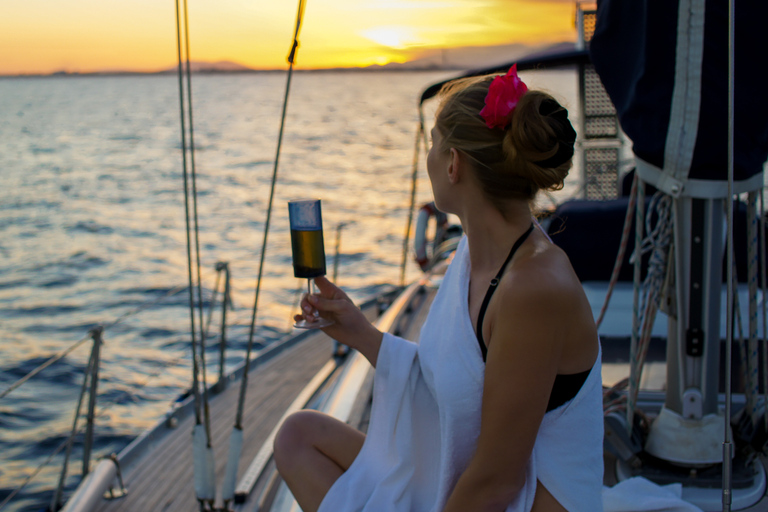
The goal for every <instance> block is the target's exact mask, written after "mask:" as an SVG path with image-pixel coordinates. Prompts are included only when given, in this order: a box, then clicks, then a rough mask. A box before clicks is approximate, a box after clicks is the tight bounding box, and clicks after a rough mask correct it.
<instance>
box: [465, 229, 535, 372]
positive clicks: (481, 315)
mask: <svg viewBox="0 0 768 512" xmlns="http://www.w3.org/2000/svg"><path fill="white" fill-rule="evenodd" d="M531 231H533V223H531V225H530V227H529V228H528V230H527V231H526V232H525V233H523V234H522V235H520V238H518V239H517V241H516V242H515V245H513V246H512V250H511V251H509V256H507V259H506V260H504V264H503V265H502V266H501V268H500V269H499V271H498V273H496V277H494V278H493V279H491V285H490V286H489V287H488V291H487V292H485V298H484V299H483V304H482V305H481V306H480V313H479V314H478V315H477V341H478V343H480V352H482V354H483V361H485V358H486V357H487V355H488V348H487V347H486V346H485V341H483V319H484V318H485V310H486V309H487V308H488V303H489V302H491V297H492V296H493V292H495V291H496V287H497V286H498V285H499V281H500V280H501V276H502V274H504V269H505V268H507V265H508V264H509V262H510V261H512V257H513V256H514V255H515V253H516V252H517V250H518V249H519V248H520V246H521V245H523V242H525V240H526V239H527V238H528V235H530V234H531Z"/></svg>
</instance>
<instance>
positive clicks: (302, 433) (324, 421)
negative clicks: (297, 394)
mask: <svg viewBox="0 0 768 512" xmlns="http://www.w3.org/2000/svg"><path fill="white" fill-rule="evenodd" d="M284 428H288V429H291V430H293V436H298V437H294V439H293V440H294V441H298V442H299V443H301V444H305V446H311V447H313V448H315V449H316V450H318V451H319V452H320V453H322V454H324V455H325V456H326V457H328V458H329V459H331V460H332V461H333V462H334V463H336V464H337V465H338V466H339V467H340V468H341V470H342V471H346V470H347V469H348V468H349V466H351V465H352V462H353V461H354V460H355V458H356V457H357V454H358V453H360V449H361V448H362V447H363V442H364V441H365V434H363V433H362V432H360V431H359V430H357V429H355V428H352V427H351V426H349V425H347V424H346V423H344V422H342V421H339V420H337V419H336V418H334V417H333V416H329V415H327V414H324V413H321V412H317V411H312V410H303V411H299V412H297V413H295V414H292V415H291V416H289V417H288V418H287V419H286V421H285V423H284V425H283V428H281V431H282V430H283V429H284ZM278 435H279V434H278ZM293 436H292V437H293Z"/></svg>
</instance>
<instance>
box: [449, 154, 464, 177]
mask: <svg viewBox="0 0 768 512" xmlns="http://www.w3.org/2000/svg"><path fill="white" fill-rule="evenodd" d="M463 163H464V158H463V155H462V154H461V153H460V152H459V150H458V149H456V148H451V162H450V164H449V165H448V181H450V182H451V183H452V184H454V185H455V184H456V183H458V182H459V179H460V178H461V170H460V169H461V167H460V166H461V165H462V164H463Z"/></svg>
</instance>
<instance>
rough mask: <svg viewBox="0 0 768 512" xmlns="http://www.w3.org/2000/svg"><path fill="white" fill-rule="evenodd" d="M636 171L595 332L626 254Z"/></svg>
mask: <svg viewBox="0 0 768 512" xmlns="http://www.w3.org/2000/svg"><path fill="white" fill-rule="evenodd" d="M639 179H640V178H639V177H638V176H637V171H635V175H634V177H633V179H632V188H631V189H630V191H629V203H628V204H627V214H626V215H625V216H624V228H623V229H622V231H621V242H620V243H619V252H618V254H617V255H616V262H615V263H614V264H613V272H612V273H611V281H610V283H609V284H608V292H607V293H606V294H605V301H604V302H603V307H602V309H600V315H599V316H598V318H597V322H595V324H596V326H597V330H600V325H601V324H602V323H603V318H605V313H606V311H608V304H610V302H611V296H612V295H613V289H614V288H615V287H616V283H617V282H618V281H619V272H620V271H621V265H622V263H624V254H625V253H626V252H627V245H628V242H629V230H630V228H631V227H632V212H633V211H634V210H635V204H636V202H637V183H638V181H639Z"/></svg>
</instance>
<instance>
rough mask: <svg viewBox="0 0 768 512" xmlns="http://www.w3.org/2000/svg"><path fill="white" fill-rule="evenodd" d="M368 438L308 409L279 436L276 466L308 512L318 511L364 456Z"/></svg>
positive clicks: (291, 418)
mask: <svg viewBox="0 0 768 512" xmlns="http://www.w3.org/2000/svg"><path fill="white" fill-rule="evenodd" d="M363 441H365V435H364V434H363V433H362V432H360V431H358V430H356V429H354V428H352V427H350V426H349V425H347V424H346V423H343V422H341V421H339V420H337V419H336V418H333V417H331V416H328V415H327V414H323V413H320V412H317V411H311V410H304V411H299V412H297V413H295V414H292V415H291V416H289V417H288V418H287V419H286V420H285V422H284V423H283V425H282V426H281V427H280V430H279V431H278V433H277V436H276V437H275V445H274V449H275V464H276V465H277V470H278V471H279V472H280V476H281V477H283V480H285V483H286V484H287V485H288V488H289V489H290V490H291V492H292V493H293V496H294V497H295V498H296V501H297V502H298V503H299V505H300V506H301V509H302V510H303V511H304V512H315V511H316V510H317V509H318V508H319V507H320V503H321V502H322V501H323V498H324V497H325V495H326V494H327V493H328V490H329V489H330V488H331V486H332V485H333V484H334V482H336V480H338V478H339V477H340V476H341V474H342V473H343V472H344V471H346V470H347V469H348V468H349V466H350V465H352V462H353V461H354V460H355V457H357V454H358V453H360V448H362V446H363Z"/></svg>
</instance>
